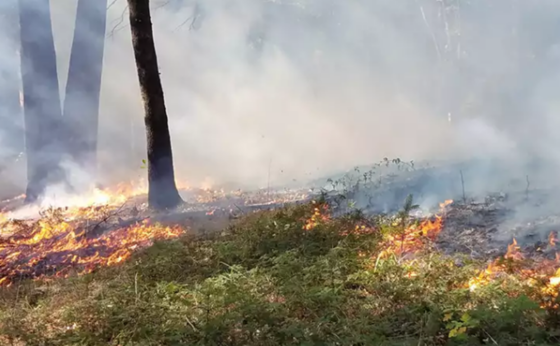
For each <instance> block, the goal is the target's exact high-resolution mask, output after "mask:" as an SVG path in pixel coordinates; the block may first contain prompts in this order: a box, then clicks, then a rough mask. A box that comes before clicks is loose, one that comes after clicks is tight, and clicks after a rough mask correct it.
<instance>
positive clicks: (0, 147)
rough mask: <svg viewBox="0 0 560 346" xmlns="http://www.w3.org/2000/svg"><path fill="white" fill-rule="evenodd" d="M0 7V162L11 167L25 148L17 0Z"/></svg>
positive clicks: (0, 169) (0, 168)
mask: <svg viewBox="0 0 560 346" xmlns="http://www.w3.org/2000/svg"><path fill="white" fill-rule="evenodd" d="M4 1H5V3H3V4H1V5H0V32H2V33H3V35H1V36H0V51H1V56H2V64H0V124H2V126H0V161H1V162H2V167H0V172H1V171H2V168H3V167H5V166H7V165H11V164H12V163H13V162H14V161H15V160H16V159H17V158H18V157H19V154H20V153H21V152H23V151H24V150H25V149H24V145H25V144H24V143H25V142H24V134H23V113H22V108H21V105H20V96H19V92H20V86H21V80H20V71H19V66H20V65H19V55H18V51H19V21H18V16H17V15H18V5H17V1H15V0H10V1H6V0H4Z"/></svg>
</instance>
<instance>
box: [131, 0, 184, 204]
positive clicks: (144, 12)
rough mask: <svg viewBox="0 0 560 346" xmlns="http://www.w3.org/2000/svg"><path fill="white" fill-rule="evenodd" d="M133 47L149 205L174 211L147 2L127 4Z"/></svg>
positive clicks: (168, 140) (175, 201) (174, 194)
mask: <svg viewBox="0 0 560 346" xmlns="http://www.w3.org/2000/svg"><path fill="white" fill-rule="evenodd" d="M128 8H129V13H130V29H131V33H132V46H133V48H134V57H135V59H136V67H137V69H138V79H139V82H140V90H141V93H142V99H143V101H144V112H145V118H144V121H145V124H146V137H147V144H148V183H149V192H148V202H149V204H150V206H151V207H152V208H155V209H167V208H174V207H176V206H178V205H179V204H181V203H182V200H181V197H180V196H179V192H178V191H177V186H176V185H175V176H174V172H173V155H172V152H171V137H170V135H169V126H168V124H167V111H166V110H165V100H164V97H163V89H162V86H161V80H160V77H159V71H158V62H157V56H156V49H155V45H154V37H153V32H152V21H151V16H150V1H149V0H128Z"/></svg>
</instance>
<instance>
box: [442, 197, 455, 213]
mask: <svg viewBox="0 0 560 346" xmlns="http://www.w3.org/2000/svg"><path fill="white" fill-rule="evenodd" d="M452 203H453V200H452V199H446V200H445V201H444V202H442V203H440V204H439V209H440V210H441V211H443V210H444V209H445V207H447V206H448V205H450V204H452Z"/></svg>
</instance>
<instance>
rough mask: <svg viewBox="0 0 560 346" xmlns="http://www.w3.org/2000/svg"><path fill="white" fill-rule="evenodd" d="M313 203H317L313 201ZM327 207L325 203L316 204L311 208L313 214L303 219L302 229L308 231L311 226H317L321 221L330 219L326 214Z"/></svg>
mask: <svg viewBox="0 0 560 346" xmlns="http://www.w3.org/2000/svg"><path fill="white" fill-rule="evenodd" d="M313 204H317V203H316V202H315V201H313ZM328 208H329V206H328V205H327V204H322V205H316V206H315V207H314V208H313V214H312V215H311V217H310V218H309V219H307V220H306V221H305V225H304V226H303V229H304V230H306V231H310V230H312V229H313V228H315V227H317V226H318V225H319V224H320V223H321V222H326V221H328V220H329V219H330V215H328Z"/></svg>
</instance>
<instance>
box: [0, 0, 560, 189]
mask: <svg viewBox="0 0 560 346" xmlns="http://www.w3.org/2000/svg"><path fill="white" fill-rule="evenodd" d="M76 3H77V0H56V1H55V0H53V1H51V7H52V11H53V27H54V34H55V41H56V43H55V44H56V49H57V54H58V61H59V74H60V83H61V90H64V85H65V83H66V74H67V71H68V60H69V56H70V54H69V52H70V45H71V42H72V29H73V25H74V20H75V11H76ZM514 3H515V4H513V3H512V2H511V1H495V2H492V4H488V2H487V1H482V0H479V1H471V2H469V3H466V2H462V1H443V2H442V1H436V0H407V1H389V0H377V1H367V0H354V1H344V2H341V1H327V0H306V1H303V0H302V1H295V0H294V1H264V0H238V1H232V0H212V1H198V2H197V1H195V0H190V1H187V0H184V1H180V0H167V1H163V0H162V1H153V9H154V10H153V22H154V30H155V39H156V48H157V52H158V58H159V64H160V70H161V71H160V72H161V76H162V81H163V86H164V92H165V96H166V101H167V108H168V116H169V121H170V127H171V135H172V142H173V150H174V157H175V166H176V171H177V176H178V177H179V179H181V180H187V181H191V182H193V183H200V182H202V181H204V180H205V179H207V178H208V177H210V178H211V179H212V180H213V181H215V182H217V183H225V182H235V183H237V184H245V185H253V186H263V185H266V184H268V183H272V184H280V183H284V182H290V181H292V180H293V179H298V180H301V179H306V178H311V177H313V176H316V175H319V174H321V175H323V174H325V173H328V172H329V171H333V170H339V169H345V168H350V167H351V166H353V165H358V164H367V163H371V162H375V161H378V160H379V159H381V158H383V157H389V158H394V157H400V158H403V159H415V160H420V159H428V160H430V159H437V160H440V159H447V158H454V159H463V158H469V157H473V156H485V157H488V156H493V157H499V158H501V159H507V161H510V162H516V161H518V160H522V159H523V160H525V159H526V158H527V157H528V156H530V155H532V154H534V153H540V154H543V155H545V156H550V157H552V159H553V161H555V162H560V160H559V159H560V157H559V155H558V154H555V153H556V152H557V150H555V148H557V147H558V144H560V143H559V140H558V139H557V138H558V137H557V136H556V135H555V129H556V128H557V126H556V125H557V124H558V117H557V116H556V115H555V113H556V110H557V109H558V105H557V101H556V100H557V97H556V95H555V90H557V89H558V88H557V86H558V84H559V83H558V82H559V80H558V72H557V71H558V68H557V67H555V66H559V65H554V63H553V62H559V61H558V60H559V58H558V53H557V52H558V48H557V47H558V46H557V45H555V42H556V41H558V40H555V39H554V38H553V37H552V38H551V36H547V37H543V35H544V34H545V33H549V34H550V35H552V33H554V32H557V30H555V28H554V26H553V24H554V23H555V22H556V21H557V18H555V17H554V16H556V17H557V16H558V15H556V14H555V13H560V3H557V2H551V1H546V0H542V1H535V2H532V5H528V4H522V3H520V2H514ZM442 4H443V5H442ZM442 6H446V8H442ZM515 6H517V7H515ZM520 6H521V8H520ZM107 33H108V37H107V40H106V47H105V58H104V72H103V79H102V90H101V102H102V105H101V114H100V142H99V159H100V172H101V174H102V176H103V178H104V179H106V180H108V181H113V182H115V181H120V180H126V179H130V178H134V177H136V176H140V175H143V174H145V171H143V170H141V168H140V166H141V160H142V158H144V155H145V154H144V152H145V142H144V130H143V108H142V103H141V99H140V93H139V88H138V81H137V76H136V69H135V65H134V59H133V55H132V47H131V39H130V32H129V27H128V13H127V12H126V1H124V0H116V1H115V2H114V3H112V4H111V6H110V8H109V20H108V21H107ZM552 36H553V35H552ZM1 39H2V37H1V33H0V40H1ZM533 41H534V42H536V43H535V47H527V46H526V45H527V44H529V43H530V42H533ZM531 52H537V53H534V54H539V56H536V57H534V58H531V57H526V56H524V54H533V53H531ZM543 55H544V56H546V58H543ZM531 59H541V60H542V59H544V60H546V61H547V62H548V63H547V65H546V69H545V70H543V68H544V67H543V68H537V67H535V66H534V64H533V63H532V61H533V60H531ZM518 61H521V63H517V64H516V62H518ZM456 64H458V65H459V66H460V67H454V66H457V65H456ZM0 65H1V66H0V67H2V68H6V67H8V66H12V65H10V64H9V63H8V62H5V61H4V60H0ZM516 76H523V78H524V79H520V78H518V77H516ZM516 78H517V79H516ZM525 80H526V81H527V83H530V85H531V86H532V87H531V88H530V89H528V90H523V89H522V88H521V87H516V85H519V84H524V81H525ZM520 81H521V82H520ZM515 88H518V89H519V91H518V93H519V94H518V95H517V96H515V95H516V94H515V92H512V91H511V90H513V89H515ZM508 92H509V93H510V94H511V95H514V96H513V98H512V99H511V102H509V101H507V100H508V99H507V98H505V97H504V96H503V95H504V94H506V93H508ZM514 102H517V103H515V104H514ZM518 106H520V107H521V106H522V107H523V109H519V107H518ZM0 107H1V106H0ZM449 112H451V116H448V113H449ZM449 120H451V121H449ZM535 137H538V139H537V140H533V138H535ZM549 173H551V174H552V175H549V176H553V174H555V173H556V170H552V171H550V172H549ZM520 174H521V176H522V177H523V176H524V175H525V173H520ZM18 177H24V175H22V174H14V173H13V172H12V173H11V175H8V176H6V178H5V179H6V181H8V180H9V181H12V182H13V181H15V182H17V184H19V185H23V184H25V182H24V181H23V180H24V179H21V178H18ZM269 180H271V181H269Z"/></svg>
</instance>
